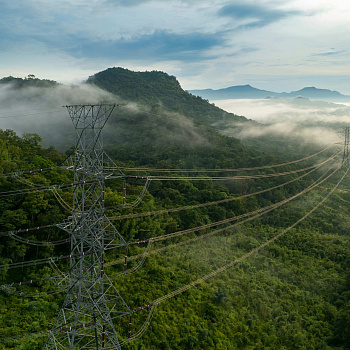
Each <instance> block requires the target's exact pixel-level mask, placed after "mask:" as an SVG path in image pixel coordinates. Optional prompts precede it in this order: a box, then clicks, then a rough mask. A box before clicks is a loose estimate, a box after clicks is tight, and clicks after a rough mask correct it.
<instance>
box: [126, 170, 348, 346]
mask: <svg viewBox="0 0 350 350" xmlns="http://www.w3.org/2000/svg"><path fill="white" fill-rule="evenodd" d="M339 169H340V167H339V168H338V169H337V171H338V170H339ZM348 171H349V168H348V169H347V170H346V172H345V173H344V174H343V175H342V177H341V178H340V180H339V181H338V182H337V183H336V185H335V186H334V187H333V188H332V189H331V191H330V192H328V193H327V195H326V196H324V197H323V199H322V200H321V201H320V202H318V203H317V204H316V205H315V206H314V207H313V208H312V209H311V210H310V211H309V212H308V213H306V214H305V215H304V216H303V217H301V218H300V219H299V220H297V221H296V222H294V223H293V224H292V225H291V226H289V227H288V228H286V229H284V230H282V231H281V232H280V233H278V234H277V235H275V236H274V237H272V238H270V239H269V240H267V241H266V242H264V243H262V244H261V245H259V246H258V247H256V248H254V249H252V250H251V251H249V252H247V253H246V254H244V255H242V256H241V257H239V258H237V259H235V260H233V261H231V262H230V263H228V264H226V265H224V266H222V267H220V268H218V269H216V270H214V271H212V272H210V273H209V274H207V275H205V276H202V277H200V278H198V279H197V280H195V281H192V282H190V283H188V284H186V285H184V286H182V287H180V288H178V289H176V290H174V291H172V292H170V293H168V294H166V295H163V296H162V297H159V298H158V299H155V300H154V301H152V302H151V303H149V304H148V305H147V307H149V308H151V310H150V312H149V315H148V317H147V319H146V321H145V322H144V324H143V326H142V327H141V328H140V329H139V330H138V331H137V332H136V333H135V334H134V335H133V336H130V337H129V338H128V339H125V340H123V341H121V342H120V345H122V346H123V345H126V344H128V343H129V342H130V341H132V340H135V339H137V338H139V337H140V336H142V334H143V333H144V332H145V331H146V329H147V328H148V326H149V324H150V322H151V319H152V316H153V313H154V310H155V307H156V306H157V305H159V304H160V303H162V302H164V301H166V300H169V299H171V298H173V297H175V296H177V295H179V294H181V293H183V292H185V291H187V290H188V289H190V288H193V287H195V286H197V285H198V284H200V283H203V282H205V281H207V280H209V279H210V278H213V277H215V276H217V275H218V274H220V273H222V272H224V271H226V270H228V269H229V268H231V267H233V266H234V265H237V264H238V263H240V262H242V261H243V260H245V259H247V258H249V257H250V256H252V255H253V254H255V253H258V252H259V251H261V250H262V249H264V248H265V247H267V246H268V245H270V244H271V243H273V242H275V241H276V240H277V239H279V238H280V237H282V236H283V235H285V234H286V233H287V232H289V231H290V230H291V229H293V228H294V227H295V226H297V225H298V224H300V223H301V222H302V221H304V220H305V219H306V218H308V217H309V216H310V215H311V214H312V213H313V212H314V211H316V210H317V209H318V208H319V207H320V206H321V205H322V204H323V203H324V202H325V201H326V200H327V199H328V198H329V197H330V196H331V195H332V194H333V193H334V191H335V190H336V189H337V188H338V187H339V185H340V184H341V182H342V181H343V179H344V177H345V176H346V174H347V173H348ZM136 310H137V311H138V309H136Z"/></svg>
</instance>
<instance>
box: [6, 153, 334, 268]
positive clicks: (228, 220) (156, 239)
mask: <svg viewBox="0 0 350 350" xmlns="http://www.w3.org/2000/svg"><path fill="white" fill-rule="evenodd" d="M338 154H339V153H338ZM336 155H337V154H335V155H333V156H332V157H330V158H329V159H328V160H326V161H324V162H323V163H320V164H319V165H318V167H316V168H315V169H313V170H311V171H310V172H308V173H306V174H303V175H301V176H300V177H298V178H296V179H293V180H290V181H288V182H287V183H291V182H294V181H297V180H299V179H301V178H303V177H305V176H307V175H309V174H310V173H311V172H313V171H315V170H317V169H318V168H319V167H321V166H322V165H323V164H324V163H326V162H327V161H329V160H331V159H334V158H335V156H336ZM287 183H285V184H287ZM282 185H283V184H282ZM312 186H313V185H312ZM278 187H280V185H278ZM304 191H305V190H304ZM304 191H302V192H300V193H299V194H297V195H295V196H293V197H291V198H290V199H286V200H283V201H281V202H279V203H275V204H272V205H270V206H268V207H264V208H261V209H257V210H255V211H253V212H250V213H245V214H241V215H239V216H234V217H232V218H228V219H225V220H221V221H218V222H214V223H211V224H207V225H203V226H199V227H195V228H191V229H187V230H182V231H178V232H173V233H170V234H167V235H163V236H157V237H153V238H151V239H148V240H145V241H144V242H147V243H148V244H149V246H148V247H147V249H146V252H144V253H143V254H140V255H138V256H134V257H129V258H128V259H129V260H134V259H136V258H139V257H140V258H141V259H140V262H139V263H138V265H137V266H138V267H140V266H141V265H142V264H143V262H144V261H145V257H146V256H147V255H148V254H149V253H151V252H150V244H151V243H152V242H156V241H160V240H164V239H168V238H173V237H177V236H181V235H184V234H187V233H190V232H195V231H200V230H203V229H205V228H209V227H213V226H218V225H221V224H224V223H228V222H230V221H234V220H239V219H241V218H244V217H247V216H251V215H254V214H257V216H260V215H263V214H264V211H266V210H267V209H269V211H271V210H273V209H274V208H275V207H277V206H280V205H283V204H284V203H285V202H287V201H289V200H292V199H294V198H296V197H298V196H300V195H301V194H303V192H304ZM235 198H237V197H235ZM204 204H207V203H204ZM270 208H271V209H270ZM179 209H180V208H179ZM240 223H242V222H240ZM240 223H237V224H240ZM51 226H54V225H45V226H41V227H35V228H31V229H20V230H17V231H8V232H2V233H0V235H1V234H2V235H9V234H11V235H12V236H13V237H16V236H15V234H16V233H21V232H28V231H34V230H38V229H42V228H48V227H51ZM230 227H231V226H230ZM230 227H227V228H224V229H220V230H217V231H213V233H211V232H209V234H215V233H218V231H219V232H221V231H223V230H225V229H229V228H230ZM198 237H202V236H198ZM203 238H204V237H203ZM196 239H197V238H196ZM24 240H25V239H24ZM192 240H193V239H191V240H190V241H192ZM67 241H69V238H68V239H65V240H62V244H63V243H65V242H67ZM186 242H187V241H186ZM40 243H41V242H40ZM135 243H138V242H131V243H129V245H130V244H131V245H132V244H135ZM188 243H189V242H188ZM46 244H48V243H47V242H43V245H46ZM178 244H184V243H182V242H180V243H178ZM48 245H49V244H48ZM167 248H168V247H163V248H159V249H160V250H164V249H167ZM158 251H159V250H157V251H155V250H154V251H152V253H153V252H158ZM67 257H69V256H65V257H52V258H45V259H37V260H32V261H26V262H20V263H12V264H6V265H2V266H0V270H3V269H7V268H16V267H26V266H32V265H38V264H45V263H49V262H50V261H57V260H61V259H63V258H67ZM123 260H124V259H123ZM120 262H121V261H120V260H116V261H114V262H109V263H106V264H105V266H106V267H107V266H111V265H114V264H117V263H120ZM135 270H136V267H135V268H133V271H135Z"/></svg>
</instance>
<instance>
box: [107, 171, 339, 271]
mask: <svg viewBox="0 0 350 350" xmlns="http://www.w3.org/2000/svg"><path fill="white" fill-rule="evenodd" d="M339 169H340V167H339V168H337V169H336V170H334V171H333V172H332V173H331V174H330V175H328V176H327V177H326V178H324V179H323V180H322V178H323V177H324V176H325V175H326V173H327V172H328V171H329V170H327V171H326V172H325V173H324V174H322V175H321V177H320V178H319V179H318V180H317V181H316V182H315V183H314V184H312V185H310V186H308V187H307V188H306V189H304V190H303V191H301V192H299V193H297V194H296V195H294V196H292V197H289V198H287V199H284V200H282V201H280V202H278V203H274V204H271V205H269V206H266V207H263V208H260V209H257V210H254V211H252V212H249V213H245V214H241V215H238V216H234V217H231V218H227V219H224V220H221V221H217V222H214V223H210V224H206V225H202V226H198V227H194V228H190V229H186V230H181V231H177V232H172V233H168V234H165V235H161V236H156V237H152V238H149V239H147V240H144V241H139V242H131V243H129V245H134V244H139V243H140V242H142V243H149V244H152V243H154V242H157V241H162V240H166V239H169V238H174V237H178V236H182V235H185V234H187V233H192V232H196V231H201V230H203V229H206V228H210V227H214V226H218V225H222V224H225V223H229V222H231V221H236V220H239V219H242V218H245V217H249V216H251V217H250V218H248V219H245V220H243V221H240V222H237V223H235V224H233V225H230V226H226V227H224V228H221V229H218V230H214V231H211V232H208V233H207V234H204V235H201V236H197V237H194V238H192V239H189V240H187V241H182V242H179V243H176V244H173V245H170V246H166V247H161V248H158V249H156V250H153V251H149V250H148V249H147V250H146V252H144V253H142V254H139V255H136V256H131V257H129V258H128V259H129V260H135V259H137V258H141V259H143V258H144V255H148V254H153V253H157V252H160V251H163V250H166V249H168V248H173V247H176V246H179V245H184V244H187V243H191V242H193V241H197V240H199V239H203V238H205V237H208V236H212V235H214V234H217V233H220V232H223V231H225V230H228V229H231V228H233V227H235V226H238V225H241V224H243V223H246V222H249V221H251V220H254V219H256V218H258V217H260V216H262V215H264V214H266V213H268V212H270V211H272V210H274V209H276V208H278V207H280V206H282V205H284V204H286V203H288V202H290V201H291V200H293V199H296V198H298V197H300V196H301V195H303V194H305V193H307V192H309V191H311V190H313V189H314V188H316V187H318V186H319V185H320V184H322V183H323V182H325V181H326V180H328V179H329V178H330V177H331V176H333V175H334V174H335V173H336V172H337V171H338V170H339ZM143 260H144V259H143ZM123 261H124V260H123V259H118V260H115V261H111V262H108V263H106V264H105V266H106V267H108V266H112V265H115V264H119V263H122V262H123ZM124 274H125V273H124Z"/></svg>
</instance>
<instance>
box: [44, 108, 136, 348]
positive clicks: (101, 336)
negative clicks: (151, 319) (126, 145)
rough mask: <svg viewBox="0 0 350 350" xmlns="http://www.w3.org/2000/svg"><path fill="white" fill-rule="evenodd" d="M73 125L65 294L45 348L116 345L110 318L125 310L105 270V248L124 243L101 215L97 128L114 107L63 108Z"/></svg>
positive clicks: (101, 161)
mask: <svg viewBox="0 0 350 350" xmlns="http://www.w3.org/2000/svg"><path fill="white" fill-rule="evenodd" d="M66 107H67V109H68V111H69V114H70V117H71V119H72V121H73V124H74V127H75V132H76V133H75V134H76V135H75V136H76V146H75V151H74V154H73V155H72V156H71V157H70V159H69V161H68V163H69V164H68V165H67V166H66V167H65V168H66V169H70V170H71V171H74V182H75V183H77V184H78V185H77V186H76V187H75V190H74V197H73V198H74V199H73V212H72V216H71V218H70V219H69V221H68V223H67V224H65V225H64V226H62V228H63V229H65V230H66V231H68V232H69V233H70V234H71V247H70V254H71V256H70V268H69V273H68V276H69V277H68V282H67V283H66V297H65V300H64V302H63V305H62V308H61V310H60V312H59V315H58V317H57V319H56V322H55V324H54V326H53V329H52V330H51V332H50V333H49V336H48V339H47V341H46V344H45V345H44V349H45V350H49V349H50V350H51V349H62V350H63V349H64V350H67V349H120V344H119V340H118V336H117V333H116V330H115V327H114V322H113V321H114V320H115V319H116V318H118V317H120V316H122V315H125V314H129V313H130V309H129V308H128V306H127V305H126V303H125V302H124V300H123V299H122V297H121V296H120V294H119V293H118V292H117V290H116V288H115V287H114V285H113V283H112V282H111V281H110V279H109V278H108V277H107V275H106V274H105V273H104V268H103V265H104V252H105V249H106V247H107V246H108V247H120V246H125V245H126V243H125V241H124V239H123V238H122V237H121V236H120V235H119V233H118V231H117V230H116V229H115V228H114V226H113V225H112V224H111V222H110V221H109V220H108V219H107V217H106V216H105V214H104V181H105V178H106V177H108V178H115V177H123V176H124V174H123V173H122V172H119V173H111V172H108V173H106V172H105V171H104V165H105V161H106V159H107V160H108V161H109V162H110V160H109V158H107V156H106V155H105V154H104V151H103V142H102V137H101V131H102V128H103V127H104V125H105V123H106V122H107V120H108V118H109V116H110V115H111V113H112V111H113V109H114V107H115V105H107V104H103V105H75V106H66Z"/></svg>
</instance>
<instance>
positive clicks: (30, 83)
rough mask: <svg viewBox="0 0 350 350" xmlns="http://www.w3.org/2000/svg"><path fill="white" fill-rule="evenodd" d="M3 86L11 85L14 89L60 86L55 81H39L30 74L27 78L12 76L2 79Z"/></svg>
mask: <svg viewBox="0 0 350 350" xmlns="http://www.w3.org/2000/svg"><path fill="white" fill-rule="evenodd" d="M0 84H1V85H5V84H7V85H11V87H12V88H14V89H21V88H29V87H39V88H50V87H55V86H58V85H60V84H59V83H57V82H56V81H54V80H48V79H39V78H36V77H35V75H33V74H29V75H28V76H27V77H26V78H24V79H23V78H15V77H12V76H9V77H5V78H2V79H0Z"/></svg>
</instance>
